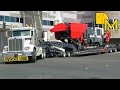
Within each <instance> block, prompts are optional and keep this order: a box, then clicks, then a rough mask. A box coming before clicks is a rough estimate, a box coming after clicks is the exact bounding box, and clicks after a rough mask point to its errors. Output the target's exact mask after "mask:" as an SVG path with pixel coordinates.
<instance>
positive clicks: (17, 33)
mask: <svg viewBox="0 0 120 90" xmlns="http://www.w3.org/2000/svg"><path fill="white" fill-rule="evenodd" d="M14 36H30V30H18V31H13V37H14Z"/></svg>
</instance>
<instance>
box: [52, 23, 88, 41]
mask: <svg viewBox="0 0 120 90" xmlns="http://www.w3.org/2000/svg"><path fill="white" fill-rule="evenodd" d="M87 27H88V25H87V24H82V23H70V24H64V23H59V24H57V25H55V26H54V28H53V29H51V30H50V31H51V32H54V33H55V38H56V39H57V40H62V41H63V39H69V40H71V39H72V40H76V39H78V40H80V42H81V43H82V42H83V39H84V36H83V35H84V33H85V32H86V30H87Z"/></svg>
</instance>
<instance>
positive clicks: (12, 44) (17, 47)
mask: <svg viewBox="0 0 120 90" xmlns="http://www.w3.org/2000/svg"><path fill="white" fill-rule="evenodd" d="M22 43H23V42H22V39H10V40H9V51H22Z"/></svg>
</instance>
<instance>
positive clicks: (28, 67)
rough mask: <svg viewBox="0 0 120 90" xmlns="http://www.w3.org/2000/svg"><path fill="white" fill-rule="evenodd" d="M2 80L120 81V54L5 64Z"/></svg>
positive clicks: (0, 73) (0, 64)
mask: <svg viewBox="0 0 120 90" xmlns="http://www.w3.org/2000/svg"><path fill="white" fill-rule="evenodd" d="M0 79H120V52H119V53H109V54H102V55H90V56H77V57H67V58H62V57H55V58H46V59H44V60H38V61H37V62H36V63H14V64H4V63H3V61H2V58H1V56H0Z"/></svg>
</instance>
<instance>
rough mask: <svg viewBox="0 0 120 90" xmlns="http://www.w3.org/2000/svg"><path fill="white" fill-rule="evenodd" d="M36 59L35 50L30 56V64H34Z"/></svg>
mask: <svg viewBox="0 0 120 90" xmlns="http://www.w3.org/2000/svg"><path fill="white" fill-rule="evenodd" d="M36 59H37V57H36V50H35V49H34V50H33V54H32V59H31V62H33V63H35V62H36Z"/></svg>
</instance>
